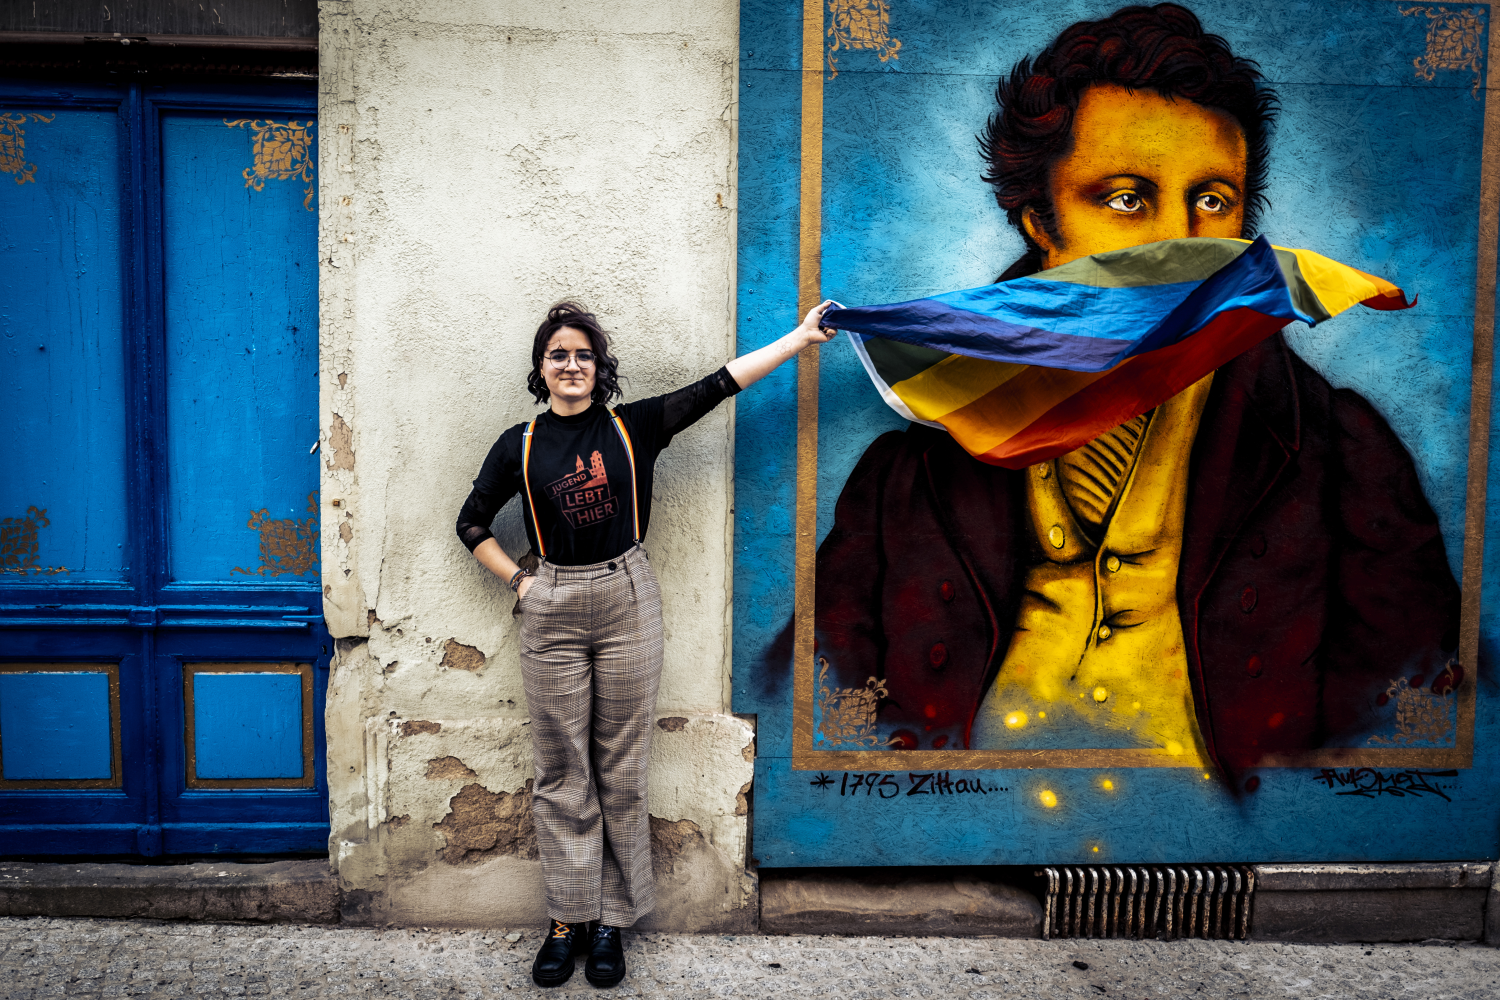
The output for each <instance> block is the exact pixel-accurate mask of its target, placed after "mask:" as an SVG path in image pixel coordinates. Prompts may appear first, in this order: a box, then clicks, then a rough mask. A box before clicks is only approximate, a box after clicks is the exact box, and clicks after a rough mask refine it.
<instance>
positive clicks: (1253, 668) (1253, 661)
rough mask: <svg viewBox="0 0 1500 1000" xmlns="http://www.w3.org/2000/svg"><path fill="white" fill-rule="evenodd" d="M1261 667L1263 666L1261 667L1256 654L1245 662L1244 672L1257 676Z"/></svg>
mask: <svg viewBox="0 0 1500 1000" xmlns="http://www.w3.org/2000/svg"><path fill="white" fill-rule="evenodd" d="M1262 669H1263V668H1262V667H1261V663H1260V657H1258V656H1252V657H1250V659H1249V660H1247V661H1246V662H1245V673H1247V674H1249V675H1250V676H1251V677H1259V676H1260V674H1261V670H1262Z"/></svg>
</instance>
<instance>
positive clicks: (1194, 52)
mask: <svg viewBox="0 0 1500 1000" xmlns="http://www.w3.org/2000/svg"><path fill="white" fill-rule="evenodd" d="M1096 83H1112V84H1115V85H1117V86H1121V87H1125V88H1127V89H1129V90H1154V91H1156V92H1157V93H1158V94H1161V95H1162V96H1163V97H1185V98H1187V99H1188V100H1190V101H1192V102H1193V103H1195V104H1201V105H1203V106H1205V107H1210V108H1218V109H1219V110H1221V111H1225V112H1228V113H1229V114H1230V115H1233V116H1234V119H1235V120H1236V121H1237V122H1239V124H1240V128H1242V129H1244V132H1245V149H1246V153H1247V154H1248V155H1247V157H1246V159H1247V163H1246V169H1245V187H1246V191H1245V223H1244V229H1243V230H1242V232H1241V235H1242V236H1246V237H1249V236H1253V235H1255V225H1256V222H1257V220H1258V218H1259V215H1260V212H1261V210H1262V209H1263V208H1265V207H1266V205H1267V202H1266V197H1265V186H1266V159H1267V156H1268V154H1269V151H1270V150H1269V147H1270V131H1271V126H1272V124H1273V123H1274V121H1275V118H1276V112H1277V110H1278V109H1279V106H1280V105H1279V102H1278V100H1277V98H1276V93H1275V91H1273V90H1271V89H1270V88H1269V87H1267V86H1266V85H1265V82H1264V78H1263V77H1262V76H1261V73H1260V69H1259V64H1257V63H1255V62H1254V61H1252V60H1250V59H1241V58H1239V57H1238V56H1236V55H1235V54H1234V53H1233V52H1231V51H1230V49H1229V43H1228V42H1227V41H1225V40H1224V39H1223V38H1221V37H1219V36H1218V35H1211V34H1208V33H1207V32H1205V31H1204V30H1203V25H1202V24H1201V23H1200V22H1199V20H1198V18H1197V17H1195V16H1194V15H1193V13H1192V12H1191V11H1189V10H1186V9H1185V8H1182V7H1179V6H1177V5H1176V4H1171V3H1163V4H1157V5H1156V6H1155V7H1122V8H1121V9H1119V10H1117V11H1115V12H1114V13H1113V14H1111V15H1110V16H1109V17H1106V18H1104V19H1103V20H1099V21H1079V22H1078V23H1077V24H1074V25H1071V26H1069V27H1068V28H1066V29H1064V31H1063V32H1062V34H1060V35H1058V36H1057V39H1056V40H1055V41H1054V42H1053V43H1052V44H1051V45H1049V46H1047V48H1045V49H1044V50H1042V52H1041V54H1039V55H1038V56H1037V57H1036V58H1035V59H1034V60H1033V59H1029V58H1027V59H1022V60H1021V61H1020V62H1018V63H1016V65H1015V68H1014V69H1012V70H1011V73H1010V78H1009V79H1006V78H1005V77H1001V78H1000V82H999V84H998V85H997V86H996V87H995V101H996V103H998V104H999V105H1000V107H999V110H997V111H996V112H994V113H993V114H992V115H990V119H989V122H988V124H987V125H986V126H985V129H984V132H983V134H982V135H980V136H979V137H978V138H979V149H980V152H981V153H982V154H983V155H984V158H985V161H986V162H987V163H988V169H986V170H985V173H984V179H985V181H987V182H988V183H989V184H990V185H992V186H993V187H994V189H995V200H996V201H997V202H999V203H1000V207H1001V208H1003V209H1005V213H1006V218H1008V219H1009V220H1010V224H1011V225H1012V226H1015V227H1016V228H1017V229H1018V230H1020V232H1021V235H1022V236H1023V237H1024V238H1025V240H1026V246H1027V252H1026V256H1025V257H1023V258H1021V260H1019V261H1017V262H1016V263H1015V264H1013V265H1012V266H1011V267H1010V269H1009V270H1008V271H1006V273H1005V275H1002V280H1004V278H1006V277H1015V276H1017V275H1020V274H1029V273H1031V272H1033V271H1037V270H1039V269H1040V268H1041V263H1042V252H1041V248H1040V247H1038V246H1037V245H1036V243H1035V242H1034V241H1033V240H1032V239H1031V237H1030V236H1029V235H1027V233H1026V230H1025V229H1024V228H1023V227H1022V225H1021V217H1022V213H1023V211H1024V210H1025V209H1026V208H1027V207H1030V208H1031V209H1032V210H1033V211H1035V212H1036V214H1037V216H1038V221H1039V222H1040V223H1041V224H1042V226H1043V227H1044V228H1045V229H1046V231H1047V232H1049V233H1051V232H1055V224H1056V222H1055V217H1054V214H1053V208H1052V198H1051V194H1050V192H1049V190H1048V173H1049V171H1050V170H1051V167H1052V164H1053V163H1054V162H1056V160H1057V159H1058V157H1060V156H1062V155H1064V154H1066V153H1067V152H1068V149H1069V146H1070V143H1071V141H1072V131H1073V114H1074V112H1076V111H1077V110H1078V101H1079V98H1080V97H1082V96H1083V92H1084V91H1085V90H1086V89H1087V88H1088V87H1089V86H1090V85H1092V84H1096Z"/></svg>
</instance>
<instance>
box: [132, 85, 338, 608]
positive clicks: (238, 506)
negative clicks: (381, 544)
mask: <svg viewBox="0 0 1500 1000" xmlns="http://www.w3.org/2000/svg"><path fill="white" fill-rule="evenodd" d="M312 125H313V123H312V122H311V121H309V120H308V119H307V118H306V117H296V118H293V117H290V116H279V115H272V116H267V117H265V118H259V117H257V118H243V117H226V116H225V115H223V114H193V113H186V112H164V113H163V114H162V117H161V150H162V165H161V170H162V258H163V278H164V304H165V334H166V338H165V348H166V392H167V434H166V439H167V449H168V469H169V473H168V487H167V488H168V504H169V507H168V510H169V518H170V520H169V528H168V531H169V551H170V563H169V565H170V579H171V580H172V581H173V582H176V583H182V582H197V581H236V582H245V581H249V582H257V583H259V582H271V581H276V580H278V579H280V578H283V577H286V578H293V579H295V578H301V579H309V580H316V578H317V548H318V531H317V514H318V507H317V497H316V493H317V489H318V468H317V459H316V456H314V455H311V454H310V450H311V448H312V445H313V444H315V443H316V442H317V440H318V384H317V375H318V325H317V213H316V212H315V211H311V210H310V209H311V208H313V207H315V205H314V204H313V202H312V194H313V187H312V173H311V169H312V166H311V160H310V159H309V157H310V156H311V155H312V154H313V147H312V145H311V143H312V134H313V128H312Z"/></svg>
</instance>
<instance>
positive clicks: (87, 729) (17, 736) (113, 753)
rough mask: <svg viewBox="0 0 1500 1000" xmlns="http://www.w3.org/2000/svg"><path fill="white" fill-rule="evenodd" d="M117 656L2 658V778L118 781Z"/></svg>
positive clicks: (42, 782)
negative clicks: (84, 660) (85, 660)
mask: <svg viewBox="0 0 1500 1000" xmlns="http://www.w3.org/2000/svg"><path fill="white" fill-rule="evenodd" d="M119 735H120V673H119V665H118V664H114V663H98V664H94V663H90V664H81V663H17V664H3V665H0V779H3V780H4V781H5V782H6V783H7V784H10V783H14V782H26V783H27V784H28V785H30V786H32V787H39V786H44V785H47V784H51V785H54V786H55V785H57V784H59V783H62V782H68V783H74V782H76V783H79V784H87V785H93V786H100V785H103V786H108V785H118V783H119V774H120V762H119Z"/></svg>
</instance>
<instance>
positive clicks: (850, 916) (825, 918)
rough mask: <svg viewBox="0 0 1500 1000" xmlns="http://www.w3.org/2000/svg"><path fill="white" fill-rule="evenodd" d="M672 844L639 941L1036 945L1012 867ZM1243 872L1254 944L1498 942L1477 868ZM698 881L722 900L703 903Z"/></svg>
mask: <svg viewBox="0 0 1500 1000" xmlns="http://www.w3.org/2000/svg"><path fill="white" fill-rule="evenodd" d="M668 832H669V833H670V832H672V831H668ZM679 839H684V843H683V844H679V845H676V847H677V849H676V850H675V852H674V854H673V856H672V857H671V858H670V859H664V860H666V863H665V864H663V865H660V866H659V867H658V871H657V876H658V886H659V898H660V902H659V905H658V908H657V910H656V911H655V912H654V913H652V914H650V915H649V916H647V917H646V918H645V919H643V920H642V921H641V923H640V928H641V929H642V930H656V931H673V932H679V933H681V932H686V933H728V934H746V933H756V932H759V933H763V934H837V935H850V936H892V935H899V936H907V937H918V936H934V937H972V936H995V937H1018V938H1035V937H1040V936H1041V927H1042V917H1043V908H1042V904H1041V901H1040V900H1039V898H1038V894H1037V891H1038V888H1039V887H1038V885H1037V884H1036V882H1035V880H1033V879H1028V878H1027V877H1026V875H1027V874H1028V872H1023V871H1021V870H1000V869H983V868H963V869H941V868H888V869H860V870H855V869H783V870H772V869H766V870H763V871H761V872H760V873H759V878H758V879H757V877H756V875H755V874H754V873H751V872H745V871H729V870H726V868H725V866H724V864H723V858H722V855H721V854H720V853H719V852H717V851H714V850H711V849H709V848H708V845H706V844H705V845H701V846H699V845H697V844H695V843H690V842H687V841H691V840H692V839H693V838H691V837H687V838H679ZM1251 867H1252V869H1253V870H1254V872H1255V875H1256V889H1255V895H1254V900H1253V917H1252V920H1251V925H1250V939H1251V940H1253V941H1299V942H1316V943H1334V942H1397V941H1425V940H1449V941H1483V942H1485V943H1486V944H1490V945H1500V884H1496V882H1495V879H1494V870H1495V867H1496V866H1495V865H1493V864H1491V863H1489V862H1455V863H1438V864H1383V865H1373V864H1372V865H1285V864H1282V865H1254V866H1251ZM709 885H713V886H722V892H708V891H705V886H709ZM757 895H758V898H759V903H760V905H759V906H758V907H757V906H756V905H754V901H755V899H756V898H757ZM720 897H722V899H720ZM747 900H748V901H749V905H746V901H747ZM0 915H3V916H49V917H131V918H146V919H156V920H204V921H221V922H223V921H234V922H263V923H315V924H329V923H338V922H340V921H342V922H345V923H349V924H354V925H365V926H369V925H389V924H399V925H409V926H418V925H420V926H429V927H431V926H437V927H529V926H532V925H534V924H540V923H542V922H544V921H545V919H546V914H545V912H544V910H543V908H542V906H541V871H540V864H539V863H538V862H536V861H528V860H524V859H521V858H517V857H512V856H506V857H499V858H495V859H492V860H489V861H487V862H485V863H484V864H481V865H477V866H473V867H466V868H463V869H458V868H448V867H442V868H429V869H427V870H426V871H424V872H423V873H421V875H419V876H417V877H415V878H411V879H405V880H393V881H392V882H391V883H390V884H389V885H385V886H383V887H382V889H381V890H380V891H379V892H370V891H368V890H363V889H356V890H352V891H348V890H341V888H340V885H339V881H338V879H337V877H336V876H335V875H334V873H333V872H332V870H331V869H330V868H329V865H328V863H327V862H325V861H322V860H307V861H276V862H269V863H264V864H241V863H201V864H188V865H158V864H140V865H132V864H81V863H76V862H75V863H69V864H41V863H31V862H17V861H9V862H0Z"/></svg>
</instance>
